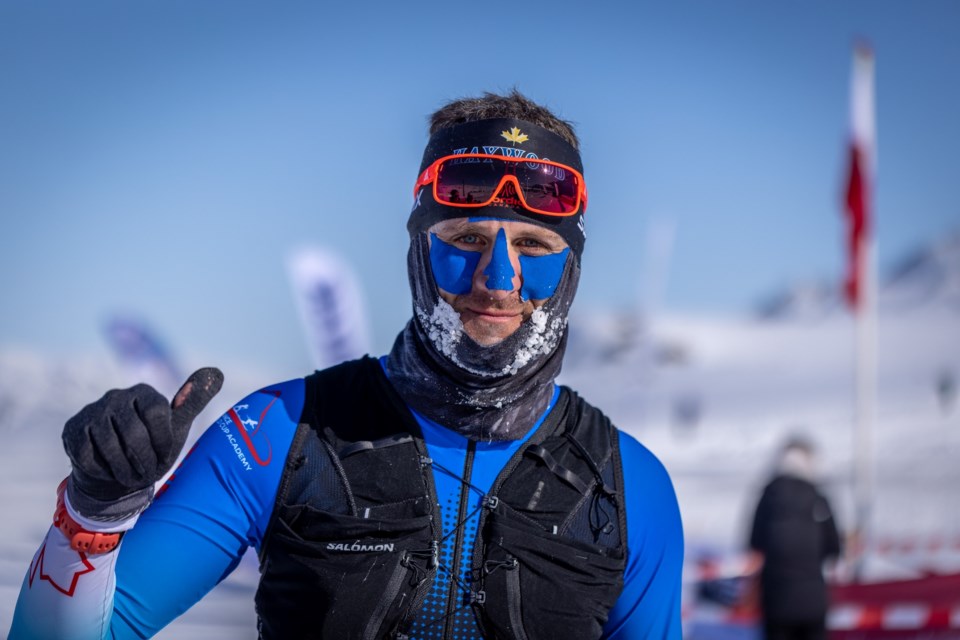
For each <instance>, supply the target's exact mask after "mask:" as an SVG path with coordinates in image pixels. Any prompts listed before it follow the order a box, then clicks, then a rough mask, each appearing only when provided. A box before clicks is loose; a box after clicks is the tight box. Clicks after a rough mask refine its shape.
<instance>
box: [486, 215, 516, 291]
mask: <svg viewBox="0 0 960 640" xmlns="http://www.w3.org/2000/svg"><path fill="white" fill-rule="evenodd" d="M483 275H485V276H487V289H490V290H491V291H494V290H499V291H513V276H515V275H516V272H515V271H514V270H513V265H512V264H510V251H509V250H508V249H507V234H506V233H505V232H504V230H503V229H502V228H501V229H500V230H499V231H497V239H496V240H495V241H494V242H493V255H492V256H490V264H488V265H487V268H486V269H484V270H483Z"/></svg>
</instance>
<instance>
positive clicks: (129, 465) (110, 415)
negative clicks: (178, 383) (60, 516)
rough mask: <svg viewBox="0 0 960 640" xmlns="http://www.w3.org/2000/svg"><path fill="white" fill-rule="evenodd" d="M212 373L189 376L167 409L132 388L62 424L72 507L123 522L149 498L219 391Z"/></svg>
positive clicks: (147, 390) (157, 398)
mask: <svg viewBox="0 0 960 640" xmlns="http://www.w3.org/2000/svg"><path fill="white" fill-rule="evenodd" d="M222 385H223V374H222V373H221V372H220V370H219V369H216V368H212V367H211V368H205V369H199V370H198V371H195V372H194V373H193V375H191V376H190V377H189V378H188V379H187V381H186V382H185V383H184V384H183V386H182V387H180V390H179V391H178V392H177V394H176V395H175V396H174V398H173V401H172V402H171V403H169V404H168V403H167V400H166V398H164V397H163V395H161V394H160V393H159V392H158V391H157V390H156V389H154V388H153V387H151V386H150V385H146V384H138V385H136V386H133V387H131V388H129V389H113V390H111V391H108V392H107V393H106V394H105V395H104V396H103V397H102V398H100V399H99V400H97V401H96V402H94V403H92V404H88V405H87V406H85V407H84V408H83V409H81V410H80V412H79V413H78V414H77V415H75V416H73V417H72V418H70V419H69V420H67V423H66V424H65V425H64V427H63V448H64V450H65V451H66V452H67V457H69V458H70V463H71V465H72V466H73V470H72V471H71V473H70V480H69V482H68V484H67V494H68V496H69V498H70V505H71V506H72V507H73V508H74V510H76V511H77V512H79V513H80V514H81V515H83V516H84V517H87V518H90V519H91V520H100V521H114V520H123V519H126V518H128V517H130V516H133V515H135V514H136V513H139V512H140V511H142V510H143V509H144V508H146V506H147V505H148V504H150V500H152V499H153V485H154V483H156V482H157V481H158V480H159V479H160V478H162V477H163V476H164V474H166V473H167V471H169V470H170V467H172V466H173V463H174V462H175V461H176V459H177V456H179V455H180V450H181V449H183V444H184V443H185V442H186V440H187V434H188V433H189V432H190V424H191V423H192V422H193V420H194V418H196V417H197V415H199V413H200V412H201V411H203V408H204V407H206V406H207V403H209V402H210V400H211V399H212V398H213V396H215V395H216V394H217V392H219V391H220V387H221V386H222Z"/></svg>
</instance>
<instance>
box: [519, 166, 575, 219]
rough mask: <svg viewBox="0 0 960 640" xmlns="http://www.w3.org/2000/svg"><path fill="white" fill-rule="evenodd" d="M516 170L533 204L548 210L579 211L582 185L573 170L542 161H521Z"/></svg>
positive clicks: (528, 200)
mask: <svg viewBox="0 0 960 640" xmlns="http://www.w3.org/2000/svg"><path fill="white" fill-rule="evenodd" d="M516 170H517V182H519V183H520V185H521V188H522V189H523V197H524V199H526V201H527V204H528V205H530V206H531V207H532V208H534V209H539V210H540V211H546V212H547V213H561V214H563V213H566V214H570V213H576V211H577V207H578V203H577V194H578V193H579V185H578V180H577V176H576V175H575V174H574V173H573V172H572V171H569V170H567V169H564V168H563V167H558V166H556V165H552V164H546V163H543V162H518V163H516Z"/></svg>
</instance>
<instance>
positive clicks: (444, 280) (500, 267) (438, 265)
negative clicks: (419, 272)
mask: <svg viewBox="0 0 960 640" xmlns="http://www.w3.org/2000/svg"><path fill="white" fill-rule="evenodd" d="M430 239H431V242H430V266H431V267H432V268H433V277H434V279H435V280H436V282H437V286H438V287H440V288H441V289H443V290H444V291H446V292H448V293H452V294H454V295H458V296H459V295H466V294H468V293H470V290H471V289H473V274H474V272H475V271H476V270H477V264H479V262H480V257H481V256H482V255H483V254H482V253H481V252H479V251H466V250H464V249H460V248H458V247H455V246H453V245H452V244H447V243H446V242H444V241H443V240H441V239H440V238H438V237H437V235H436V234H434V233H431V234H430ZM569 253H570V249H569V247H568V248H566V249H564V250H563V251H561V252H560V253H551V254H549V255H545V256H523V255H522V256H520V273H521V275H522V276H523V285H522V286H521V287H520V299H521V300H523V301H527V300H546V299H547V298H549V297H550V296H552V295H553V292H554V291H556V289H557V285H559V284H560V278H561V277H562V276H563V268H564V266H565V265H566V263H567V254H569ZM483 275H485V276H487V282H486V285H487V288H488V289H491V290H495V289H499V290H502V291H511V290H512V289H513V277H514V275H516V273H515V272H514V270H513V265H512V264H511V263H510V253H509V251H508V249H507V237H506V234H505V233H504V230H503V229H500V230H499V231H498V232H497V238H496V240H495V242H494V245H493V255H492V256H491V257H490V264H488V265H487V267H486V268H485V269H484V270H483Z"/></svg>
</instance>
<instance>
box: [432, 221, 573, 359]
mask: <svg viewBox="0 0 960 640" xmlns="http://www.w3.org/2000/svg"><path fill="white" fill-rule="evenodd" d="M428 237H429V238H430V247H431V260H432V261H433V265H434V274H435V277H436V279H437V286H438V288H439V289H440V296H441V297H442V298H443V299H444V300H445V301H446V302H447V303H448V304H450V306H452V307H453V308H454V310H455V311H457V313H459V314H460V320H461V322H462V323H463V328H464V331H466V332H467V335H468V336H470V337H471V338H473V340H474V341H475V342H476V343H477V344H480V345H482V346H490V345H494V344H496V343H498V342H500V341H501V340H503V339H505V338H507V337H509V336H510V335H512V334H513V333H514V332H515V331H516V330H517V329H519V328H520V325H521V323H522V322H523V321H524V320H526V319H527V318H529V317H530V315H531V314H532V313H533V310H534V309H536V308H537V307H539V306H541V305H542V304H543V303H544V302H546V300H547V299H548V298H549V297H550V294H551V293H552V291H553V289H554V288H555V287H556V286H557V283H558V282H559V279H560V274H561V273H562V267H563V262H564V258H565V255H566V253H567V252H564V249H567V243H566V242H564V240H563V238H561V237H560V236H559V235H558V234H556V233H554V232H553V231H550V230H549V229H545V228H543V227H541V226H538V225H535V224H531V223H528V222H516V221H506V220H490V219H477V220H471V219H470V218H456V219H453V220H444V221H442V222H438V223H437V224H435V225H433V226H432V227H430V229H429V233H428ZM438 240H439V241H440V243H441V245H439V246H437V245H436V242H437V241H438ZM560 253H564V255H563V256H560V255H557V254H560ZM474 254H479V255H474ZM549 256H553V257H552V258H551V257H549ZM521 258H522V260H521ZM540 258H545V259H543V260H539V259H540ZM474 261H475V262H476V267H474V268H472V269H471V267H472V264H473V263H474ZM524 266H526V267H527V269H528V271H529V272H528V274H527V276H528V278H527V279H526V281H525V279H524V273H523V268H524ZM445 286H446V287H447V288H448V289H453V291H450V290H447V289H445V288H444V287H445ZM547 292H549V293H547Z"/></svg>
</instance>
